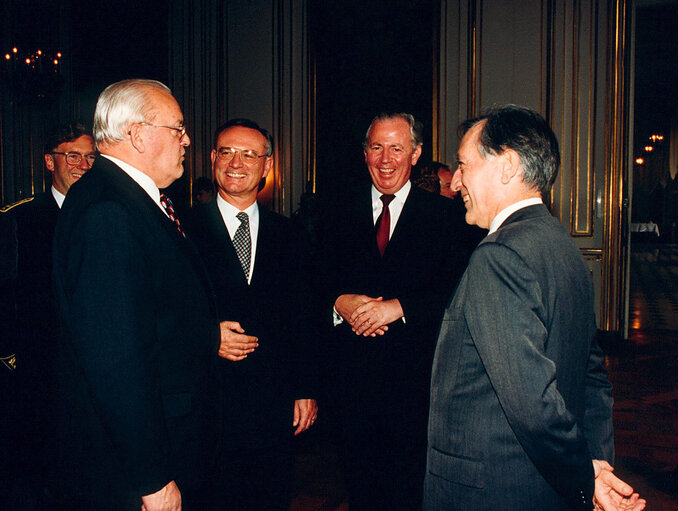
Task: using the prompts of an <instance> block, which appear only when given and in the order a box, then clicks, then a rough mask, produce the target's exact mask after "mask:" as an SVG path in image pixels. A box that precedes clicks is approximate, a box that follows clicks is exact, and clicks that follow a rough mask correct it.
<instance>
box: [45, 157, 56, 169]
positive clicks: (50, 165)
mask: <svg viewBox="0 0 678 511" xmlns="http://www.w3.org/2000/svg"><path fill="white" fill-rule="evenodd" d="M45 167H47V170H49V171H50V172H54V155H53V154H46V155H45Z"/></svg>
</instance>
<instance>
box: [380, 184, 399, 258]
mask: <svg viewBox="0 0 678 511" xmlns="http://www.w3.org/2000/svg"><path fill="white" fill-rule="evenodd" d="M379 199H380V200H381V202H382V203H383V204H384V207H383V208H381V215H379V218H377V245H378V246H379V253H380V254H381V255H384V251H385V250H386V245H388V235H389V232H390V231H391V213H390V212H389V210H388V205H389V204H390V203H391V201H392V200H393V199H395V195H392V194H388V195H387V194H384V195H382V196H381V197H379Z"/></svg>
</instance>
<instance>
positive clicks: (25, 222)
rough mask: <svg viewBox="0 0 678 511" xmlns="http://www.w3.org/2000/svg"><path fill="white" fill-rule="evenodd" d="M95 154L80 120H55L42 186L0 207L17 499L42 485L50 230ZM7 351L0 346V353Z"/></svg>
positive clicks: (51, 313) (51, 312) (51, 324)
mask: <svg viewBox="0 0 678 511" xmlns="http://www.w3.org/2000/svg"><path fill="white" fill-rule="evenodd" d="M95 156H96V153H95V151H94V139H93V138H92V136H91V135H90V133H89V132H88V131H87V130H86V129H85V127H84V126H83V125H82V124H78V123H68V124H64V125H61V126H58V127H57V128H55V129H54V130H53V132H52V133H51V134H50V136H49V137H48V139H47V141H46V144H45V166H46V168H47V170H48V171H49V172H50V173H51V175H52V186H51V188H50V190H48V191H46V192H43V193H39V194H37V195H35V196H33V197H30V198H28V199H24V200H21V201H19V202H17V203H15V204H13V205H10V206H8V207H7V208H4V209H3V216H4V215H7V216H6V217H5V220H7V222H8V224H9V225H10V226H11V227H10V229H9V231H10V232H11V235H10V237H11V238H12V239H6V240H5V239H3V244H4V243H7V244H8V246H9V245H14V246H15V250H14V251H13V254H12V258H13V261H12V262H11V266H12V267H13V272H15V273H16V279H13V281H12V282H11V283H10V286H11V288H12V289H13V292H12V295H13V296H12V297H11V298H10V301H11V303H12V305H11V306H8V307H6V308H3V312H2V314H3V315H7V314H10V313H11V311H16V317H12V318H11V319H10V320H9V323H10V325H11V326H10V327H9V328H8V330H9V331H7V330H5V333H6V334H8V337H10V338H11V341H10V342H11V344H12V347H13V348H14V349H15V350H16V351H15V353H12V354H13V355H15V358H14V360H15V364H16V371H15V374H14V375H13V376H14V377H16V378H15V380H16V384H17V388H18V395H17V396H16V399H17V406H18V408H19V410H20V419H19V424H14V425H13V429H14V432H15V434H17V435H18V436H19V438H18V439H17V441H16V442H17V444H16V445H17V447H18V448H17V450H16V452H17V453H18V454H19V455H18V456H17V457H16V459H17V460H18V463H17V466H15V467H14V472H15V474H16V475H17V476H18V479H19V480H20V481H21V484H18V483H17V484H15V485H12V487H13V492H14V493H15V495H16V498H18V499H20V500H21V501H22V505H23V503H25V502H32V501H36V502H39V499H40V497H41V495H42V491H41V489H42V486H44V481H43V480H42V478H43V477H42V474H43V472H44V466H45V460H44V448H45V444H44V438H45V429H46V428H48V425H47V424H46V417H47V416H46V409H47V406H48V405H49V395H48V394H47V393H46V392H45V388H46V387H47V386H48V383H49V377H50V371H49V365H48V362H49V355H48V353H49V352H50V349H51V346H52V344H53V342H54V336H55V332H56V331H57V322H58V320H57V314H56V306H55V303H54V299H53V293H52V241H53V238H54V229H55V227H56V222H57V216H58V214H59V209H60V208H61V205H62V204H63V202H64V198H65V196H66V194H67V193H68V190H69V189H70V187H71V185H72V184H73V183H74V182H76V181H77V180H78V179H80V177H82V176H83V175H84V174H85V172H87V171H88V170H89V169H90V168H91V167H92V163H93V161H94V158H95ZM3 221H4V220H3ZM7 355H9V354H5V353H0V356H1V357H3V358H4V357H5V356H7ZM6 367H8V366H5V367H0V370H5V369H6ZM28 495H31V496H32V498H28ZM36 499H37V500H36ZM37 505H39V504H37Z"/></svg>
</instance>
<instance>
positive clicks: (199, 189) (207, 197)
mask: <svg viewBox="0 0 678 511" xmlns="http://www.w3.org/2000/svg"><path fill="white" fill-rule="evenodd" d="M193 194H194V196H195V201H196V205H197V204H208V203H210V202H212V201H213V200H214V183H212V180H211V179H209V178H207V177H205V176H201V177H199V178H198V179H196V180H195V181H194V182H193Z"/></svg>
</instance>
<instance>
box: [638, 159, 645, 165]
mask: <svg viewBox="0 0 678 511" xmlns="http://www.w3.org/2000/svg"><path fill="white" fill-rule="evenodd" d="M636 163H637V164H638V165H642V164H643V163H645V160H643V159H642V158H636Z"/></svg>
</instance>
